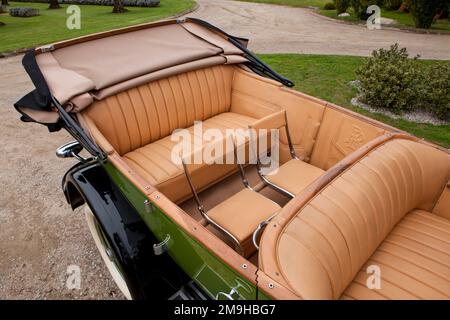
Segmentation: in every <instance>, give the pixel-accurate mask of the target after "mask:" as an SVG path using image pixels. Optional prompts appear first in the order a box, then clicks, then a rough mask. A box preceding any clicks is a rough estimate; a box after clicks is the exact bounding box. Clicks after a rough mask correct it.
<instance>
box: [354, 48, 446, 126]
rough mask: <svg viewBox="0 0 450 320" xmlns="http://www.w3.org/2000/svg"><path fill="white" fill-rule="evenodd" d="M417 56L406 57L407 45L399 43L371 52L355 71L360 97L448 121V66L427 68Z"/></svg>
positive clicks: (398, 110) (377, 104)
mask: <svg viewBox="0 0 450 320" xmlns="http://www.w3.org/2000/svg"><path fill="white" fill-rule="evenodd" d="M417 58H418V57H415V58H413V59H409V58H408V52H407V50H406V48H402V49H399V46H398V44H395V45H392V46H391V48H390V49H389V50H385V49H379V50H377V51H374V52H373V53H372V57H370V58H369V59H368V60H367V62H366V63H365V64H364V65H363V66H361V67H360V68H359V69H358V70H357V71H356V74H357V77H358V80H359V82H360V86H361V100H362V101H363V102H365V103H367V104H369V105H371V106H373V107H378V108H383V109H387V110H389V111H391V112H393V113H397V114H400V113H402V112H405V111H413V110H427V111H429V112H430V113H432V114H434V115H435V116H436V117H438V118H440V119H444V120H448V119H449V110H450V109H449V108H450V106H449V104H450V92H449V90H450V87H449V86H450V79H449V78H450V67H449V66H448V65H447V64H442V65H438V66H437V67H426V66H425V65H423V64H420V63H419V62H418V59H417Z"/></svg>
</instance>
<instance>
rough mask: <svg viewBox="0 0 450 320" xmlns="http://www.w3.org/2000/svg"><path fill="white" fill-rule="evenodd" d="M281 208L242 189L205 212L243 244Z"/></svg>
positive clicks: (250, 191) (262, 197)
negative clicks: (261, 224)
mask: <svg viewBox="0 0 450 320" xmlns="http://www.w3.org/2000/svg"><path fill="white" fill-rule="evenodd" d="M280 209H281V207H280V206H279V205H278V204H277V203H275V202H273V201H272V200H270V199H268V198H266V197H264V196H263V195H261V194H259V193H257V192H255V191H252V190H250V189H247V188H245V189H243V190H241V191H239V192H238V193H236V194H234V195H233V196H231V197H230V198H228V199H227V200H225V201H223V202H221V203H220V204H218V205H217V206H215V207H214V208H212V209H210V210H208V211H207V214H208V217H210V218H211V219H212V220H213V221H214V222H216V223H217V224H218V225H220V226H222V227H223V228H225V229H226V230H227V231H228V232H230V233H231V234H232V235H233V236H235V237H236V239H237V240H238V241H239V242H240V243H244V242H245V241H247V240H248V239H249V238H250V237H252V235H253V232H254V231H255V229H256V228H257V227H258V225H259V224H260V223H261V222H263V221H265V220H267V219H268V218H270V217H271V216H272V215H274V214H275V213H276V212H277V211H278V210H280Z"/></svg>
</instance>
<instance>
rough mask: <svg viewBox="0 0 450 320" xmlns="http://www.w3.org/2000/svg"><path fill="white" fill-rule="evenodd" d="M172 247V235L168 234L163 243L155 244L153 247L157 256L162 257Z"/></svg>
mask: <svg viewBox="0 0 450 320" xmlns="http://www.w3.org/2000/svg"><path fill="white" fill-rule="evenodd" d="M169 245H170V235H169V234H167V235H166V238H165V239H164V240H163V241H161V242H160V243H155V244H154V245H153V252H154V253H155V255H156V256H159V255H162V254H163V253H165V252H167V251H168V250H169Z"/></svg>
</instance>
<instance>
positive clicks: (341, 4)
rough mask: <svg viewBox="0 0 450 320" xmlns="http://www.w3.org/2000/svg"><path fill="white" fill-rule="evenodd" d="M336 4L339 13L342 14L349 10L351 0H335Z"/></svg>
mask: <svg viewBox="0 0 450 320" xmlns="http://www.w3.org/2000/svg"><path fill="white" fill-rule="evenodd" d="M334 4H335V7H336V11H337V13H338V14H341V13H344V12H347V9H348V7H349V6H350V0H334Z"/></svg>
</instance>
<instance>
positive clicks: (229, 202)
mask: <svg viewBox="0 0 450 320" xmlns="http://www.w3.org/2000/svg"><path fill="white" fill-rule="evenodd" d="M77 115H78V119H79V122H80V124H81V125H82V126H83V128H84V129H85V130H86V131H87V132H88V133H89V134H90V136H91V137H92V139H93V140H94V141H95V142H96V143H97V144H98V145H99V146H100V147H101V148H102V149H103V150H104V151H105V152H107V153H108V154H116V155H119V156H120V158H121V160H123V163H124V164H125V165H126V167H127V170H129V171H132V172H135V173H136V174H137V175H139V176H140V177H141V178H142V179H144V180H145V181H147V182H148V183H150V184H151V185H152V186H154V187H155V188H156V189H157V190H159V191H160V192H161V193H163V194H164V195H165V196H166V197H167V198H168V199H170V200H171V201H172V202H173V203H175V204H176V205H178V206H179V208H181V209H182V210H183V212H185V214H187V215H189V216H191V217H193V218H194V219H195V220H197V221H198V222H200V223H201V224H202V225H203V226H205V227H206V229H207V230H209V231H210V232H212V233H213V234H214V235H215V236H216V237H217V239H220V240H221V241H223V242H225V243H227V244H228V245H230V246H231V247H232V248H234V249H235V250H236V251H237V252H238V253H239V254H240V255H242V256H243V257H245V258H246V259H248V261H249V262H250V263H252V264H254V265H255V266H257V267H258V268H259V270H260V271H261V272H263V273H265V274H266V275H268V276H270V277H271V278H273V279H275V280H276V281H278V282H279V283H281V284H282V285H283V286H285V287H286V288H288V289H289V290H290V291H292V292H293V293H294V294H295V295H296V296H297V297H298V298H304V299H339V298H343V299H371V298H376V299H379V298H391V299H395V298H400V299H403V298H448V292H449V290H448V288H449V287H448V286H449V283H450V282H449V281H450V272H449V270H450V269H449V268H450V254H449V253H450V221H449V219H450V188H449V179H450V156H449V153H448V151H447V150H444V149H441V148H439V147H436V146H434V145H431V144H428V143H426V142H423V141H420V140H419V139H417V138H414V137H411V136H408V135H406V134H403V133H400V132H398V130H396V129H394V128H391V127H389V126H386V125H384V124H381V123H378V122H376V121H372V120H369V119H367V118H364V117H361V116H358V115H355V114H353V113H352V112H351V111H348V110H345V109H343V108H340V107H338V106H335V105H333V104H330V103H326V102H324V101H321V100H319V99H316V98H313V97H310V96H307V95H305V94H302V93H299V92H297V91H294V90H291V89H287V88H285V87H283V86H282V85H281V84H279V83H278V82H275V81H273V80H270V79H267V78H264V77H261V76H259V75H256V74H255V73H253V72H250V71H249V70H248V69H246V68H245V67H243V66H241V65H239V64H225V65H215V66H210V67H206V68H201V69H196V70H191V71H187V72H184V73H181V74H175V75H171V76H169V77H165V78H161V79H158V80H155V81H150V82H147V83H144V84H140V85H138V86H135V87H130V88H127V89H125V90H121V91H118V92H116V93H113V94H110V95H108V96H106V97H104V98H103V99H100V100H99V101H95V102H94V103H93V104H92V105H90V106H89V107H87V108H85V109H84V110H82V111H81V112H79V113H78V114H77ZM195 121H202V126H203V128H204V129H207V128H214V129H219V130H220V131H221V132H223V133H224V136H226V134H225V133H226V130H227V129H247V128H253V129H256V130H260V129H280V150H279V151H280V155H279V158H280V159H279V160H280V168H279V169H278V170H277V171H276V173H274V174H263V173H262V171H261V166H260V161H257V164H247V163H243V164H242V165H236V164H233V165H232V164H220V163H214V164H206V163H200V164H198V163H196V164H186V163H185V162H184V161H183V162H182V163H180V164H176V163H174V162H173V161H172V159H171V151H172V148H173V147H174V145H175V143H176V142H174V141H172V139H171V134H172V132H174V130H176V129H180V128H181V129H187V130H188V132H189V134H190V135H191V137H192V140H191V141H192V143H193V144H195V143H197V144H199V143H200V145H193V149H195V148H197V149H200V150H202V149H203V148H204V145H203V144H204V143H205V142H204V141H202V139H200V140H199V139H194V135H195V134H196V132H195V130H194V122H195ZM198 141H200V142H198ZM243 141H244V142H243V143H241V144H243V145H244V148H245V150H246V152H248V154H247V155H249V154H250V152H252V150H250V149H251V148H250V147H249V144H248V139H247V140H246V139H244V140H243ZM224 143H225V141H224ZM234 143H235V142H234ZM238 147H242V145H241V146H239V145H238V146H236V145H234V148H238ZM266 151H267V150H266ZM257 152H260V151H257ZM246 158H248V157H247V156H246ZM258 159H259V153H258ZM258 249H259V250H258ZM372 264H377V265H382V266H383V272H384V275H383V276H384V279H385V280H386V281H385V282H384V287H383V288H382V290H377V291H374V290H369V289H367V286H366V285H365V281H366V280H365V279H366V272H365V270H366V269H367V267H368V266H369V265H372Z"/></svg>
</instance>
